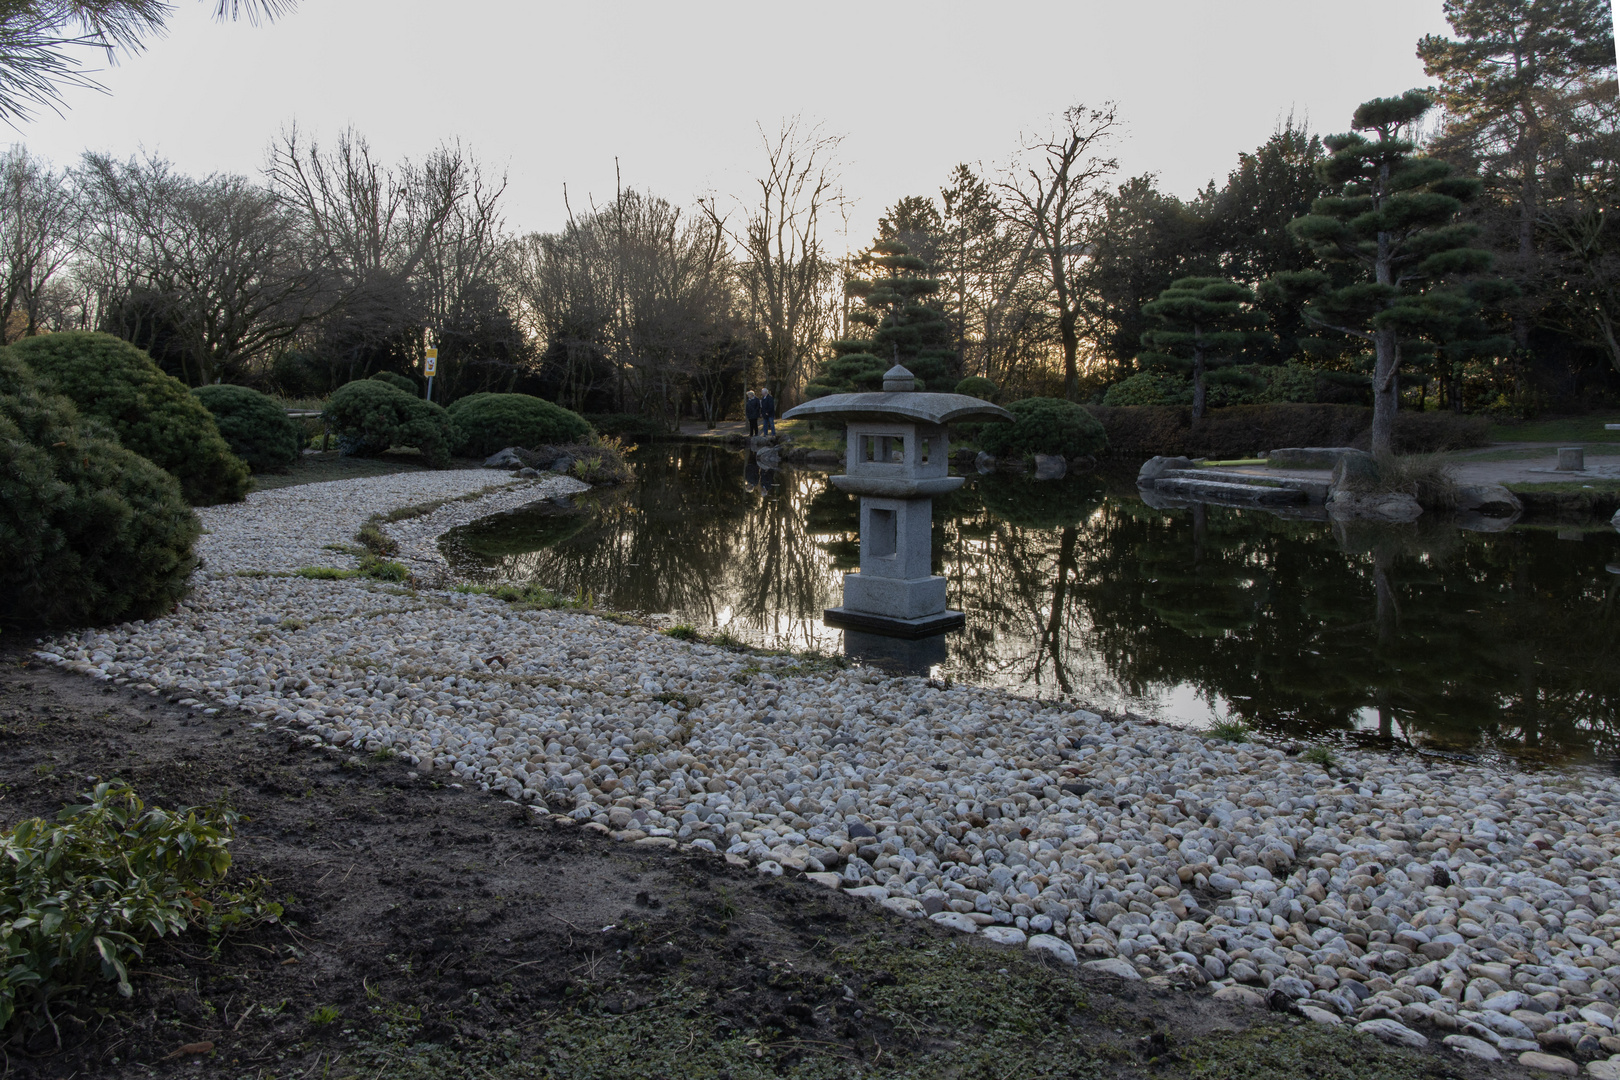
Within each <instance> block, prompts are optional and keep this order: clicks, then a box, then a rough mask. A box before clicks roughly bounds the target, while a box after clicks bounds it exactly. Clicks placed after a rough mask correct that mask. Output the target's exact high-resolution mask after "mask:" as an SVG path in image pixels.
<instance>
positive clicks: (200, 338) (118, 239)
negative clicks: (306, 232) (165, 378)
mask: <svg viewBox="0 0 1620 1080" xmlns="http://www.w3.org/2000/svg"><path fill="white" fill-rule="evenodd" d="M76 176H77V179H78V182H79V184H80V185H81V188H82V190H83V191H84V194H85V198H86V200H87V201H86V208H85V221H86V228H85V232H84V237H85V241H84V247H83V252H82V253H83V256H84V258H83V264H82V269H81V272H82V273H84V274H85V275H86V276H87V277H88V278H89V280H90V281H91V282H92V287H93V288H94V290H95V296H96V305H97V310H98V318H99V321H100V322H101V323H102V324H103V325H105V326H107V327H108V328H109V329H113V330H115V331H118V332H120V333H121V335H122V336H125V337H128V338H130V339H132V340H136V341H143V339H144V340H148V341H150V340H152V337H153V335H154V334H161V336H162V338H163V340H164V341H165V342H166V344H167V346H168V347H169V348H170V349H172V350H173V352H174V353H176V354H177V356H176V359H177V360H178V362H179V364H180V365H181V367H182V368H183V370H184V374H185V376H186V378H187V379H189V380H190V381H192V382H194V383H211V382H216V381H219V380H220V379H224V378H235V377H236V376H237V375H239V374H240V372H241V371H242V369H243V367H244V366H245V365H246V364H247V362H248V361H250V360H252V359H253V358H254V357H256V356H258V355H260V354H262V353H263V352H265V351H266V350H267V349H269V348H270V347H271V346H272V345H275V344H277V343H279V342H282V341H285V340H287V339H288V338H290V337H291V336H292V335H293V334H295V333H296V332H297V331H298V329H299V328H300V327H301V326H302V325H303V324H304V323H305V322H306V321H307V320H308V319H309V318H310V317H311V316H312V315H313V314H315V313H316V305H317V303H318V300H319V270H318V264H317V262H316V260H314V259H312V258H310V254H311V253H309V252H308V251H306V250H305V249H304V248H303V247H302V246H301V245H300V244H299V243H298V240H297V232H296V230H295V229H293V228H292V222H291V221H289V219H288V215H287V214H286V212H285V211H284V208H283V206H282V204H281V202H280V200H278V199H277V198H276V196H275V195H274V193H272V192H270V191H268V190H266V189H265V188H263V187H260V186H258V185H256V184H253V183H251V182H249V181H248V180H247V179H245V178H243V177H240V176H228V175H214V176H209V177H206V178H204V179H201V180H195V179H192V178H190V177H186V176H183V175H180V174H178V173H176V172H175V171H174V170H173V169H172V168H171V167H170V165H169V164H168V163H167V162H165V161H162V160H160V159H158V158H151V157H149V158H146V159H145V160H141V159H131V160H130V161H127V162H118V161H114V160H113V159H112V158H110V157H107V156H105V155H100V154H86V155H85V156H84V159H83V163H82V164H81V165H80V167H79V169H78V170H77V171H76ZM142 324H144V325H142Z"/></svg>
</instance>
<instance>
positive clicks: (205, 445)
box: [11, 332, 248, 506]
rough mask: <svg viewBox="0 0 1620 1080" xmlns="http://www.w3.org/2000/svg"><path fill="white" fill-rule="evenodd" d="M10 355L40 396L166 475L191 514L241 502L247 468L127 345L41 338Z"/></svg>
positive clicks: (188, 400)
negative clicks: (104, 430)
mask: <svg viewBox="0 0 1620 1080" xmlns="http://www.w3.org/2000/svg"><path fill="white" fill-rule="evenodd" d="M11 350H12V352H13V353H14V354H15V355H16V357H17V359H18V360H21V361H22V362H23V363H24V364H25V365H27V366H28V367H29V368H30V369H31V370H32V371H33V373H34V374H35V375H36V376H38V377H39V380H40V388H41V390H42V391H48V392H52V393H57V394H61V395H62V396H64V397H66V398H68V399H69V400H71V401H72V402H73V404H74V405H76V406H77V407H78V410H79V412H80V414H81V415H83V416H86V417H90V418H93V419H95V420H99V421H101V422H102V423H104V424H106V426H107V427H109V428H111V429H112V433H113V434H114V435H116V436H117V437H118V441H119V442H120V443H122V444H123V446H124V449H126V450H133V451H134V452H135V453H137V454H139V455H141V456H142V457H144V458H146V459H147V460H149V461H151V462H153V463H154V464H156V465H157V466H158V467H159V468H162V469H164V470H166V471H168V472H169V473H170V474H172V475H173V476H174V477H175V479H177V480H179V481H180V490H181V491H183V492H185V496H186V498H187V499H188V500H189V501H190V502H191V504H192V505H193V506H208V505H212V504H213V503H222V502H237V501H240V500H241V498H242V497H243V496H244V495H246V494H247V489H248V467H247V465H245V464H244V463H243V462H242V459H241V458H238V457H237V456H236V455H235V454H233V453H231V448H230V445H229V444H228V443H226V441H225V439H224V437H223V436H221V435H220V433H219V426H218V425H217V424H215V423H214V418H213V416H212V415H210V414H209V412H208V410H207V409H206V408H204V407H203V403H202V402H201V401H199V400H197V398H195V397H194V396H192V394H191V391H190V390H188V389H186V384H185V383H183V382H181V381H180V380H179V379H176V378H174V377H173V376H171V375H165V374H164V373H163V372H162V371H161V370H160V369H159V368H158V366H157V365H156V364H155V363H153V362H152V358H151V357H150V356H147V355H146V354H145V353H144V352H142V351H141V350H140V349H137V348H136V347H135V346H133V345H131V344H130V343H129V342H127V341H124V340H123V339H121V338H115V337H113V336H112V335H110V334H92V333H85V332H72V333H64V334H42V335H40V336H39V337H31V338H23V339H22V340H21V341H19V342H17V343H16V344H15V345H13V346H11Z"/></svg>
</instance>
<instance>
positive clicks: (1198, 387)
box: [1192, 349, 1205, 420]
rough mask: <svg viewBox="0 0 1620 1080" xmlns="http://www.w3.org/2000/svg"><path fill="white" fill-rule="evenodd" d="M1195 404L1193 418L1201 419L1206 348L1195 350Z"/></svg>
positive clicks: (1202, 414)
mask: <svg viewBox="0 0 1620 1080" xmlns="http://www.w3.org/2000/svg"><path fill="white" fill-rule="evenodd" d="M1192 376H1193V404H1192V418H1193V419H1194V420H1200V419H1202V418H1203V416H1204V401H1205V390H1204V350H1203V349H1194V350H1193V371H1192Z"/></svg>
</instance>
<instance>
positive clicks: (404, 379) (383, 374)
mask: <svg viewBox="0 0 1620 1080" xmlns="http://www.w3.org/2000/svg"><path fill="white" fill-rule="evenodd" d="M372 378H373V379H376V380H377V381H378V382H380V383H387V384H388V385H389V386H397V387H398V388H399V389H401V390H403V391H405V392H406V393H407V394H414V395H416V396H417V397H421V396H422V391H421V390H420V389H419V388H418V387H417V385H416V380H415V379H413V378H411V377H410V376H408V375H396V374H394V373H393V372H392V371H379V372H377V374H375V375H373V376H372Z"/></svg>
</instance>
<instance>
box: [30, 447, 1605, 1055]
mask: <svg viewBox="0 0 1620 1080" xmlns="http://www.w3.org/2000/svg"><path fill="white" fill-rule="evenodd" d="M492 484H493V485H494V486H492ZM583 486H584V485H582V484H579V483H578V482H577V481H574V480H571V479H569V478H566V477H544V478H542V479H540V480H537V481H532V482H530V481H517V482H515V483H514V482H509V481H508V480H507V479H506V478H504V477H495V478H494V479H493V480H492V476H491V474H490V473H489V472H487V471H476V470H473V471H458V472H438V473H413V474H403V475H397V476H388V477H381V478H367V479H360V480H342V481H334V482H330V483H324V484H312V485H308V486H304V487H295V488H287V489H282V490H278V491H271V492H264V493H258V494H254V495H252V496H249V499H248V501H247V503H246V504H245V505H236V506H224V507H211V508H206V509H203V510H200V511H199V514H200V515H201V517H202V519H203V522H204V526H205V528H206V529H207V530H208V532H207V535H205V536H204V537H203V538H202V540H201V541H200V543H199V549H200V554H201V555H202V556H203V559H204V567H203V569H201V570H200V571H199V572H198V574H197V575H196V578H195V581H194V588H193V592H192V594H191V595H190V597H189V598H188V599H187V600H186V601H185V602H184V603H182V604H181V605H180V607H179V608H178V609H177V610H176V611H175V612H174V613H173V614H172V615H169V616H166V617H163V618H160V619H156V620H152V621H150V622H135V623H129V624H124V625H120V626H117V627H113V628H111V629H105V630H94V631H84V632H79V633H75V634H71V635H67V636H63V637H59V638H56V639H54V640H50V641H45V642H42V643H41V644H40V645H39V647H38V655H39V656H40V657H42V658H43V659H45V660H48V661H51V662H54V663H58V664H61V665H63V666H65V667H67V668H70V669H72V670H75V671H79V672H83V673H85V674H87V675H91V676H93V677H96V678H102V679H112V680H115V681H117V682H120V683H131V684H134V685H136V686H137V687H139V688H141V689H144V690H148V691H151V692H155V693H162V694H165V695H167V696H169V697H171V698H173V699H174V700H177V701H179V702H180V703H181V704H185V705H190V706H192V707H194V708H197V709H200V710H204V711H208V712H217V711H220V710H222V709H225V708H235V709H239V710H245V711H246V712H248V713H252V714H257V716H258V717H259V718H260V719H259V721H258V722H257V723H258V724H259V725H273V726H278V727H283V726H285V727H291V728H293V729H296V730H297V731H298V732H299V733H300V735H301V737H302V738H303V739H305V740H306V741H307V742H308V743H310V744H311V745H321V746H325V747H327V748H329V749H332V748H336V749H344V750H352V751H361V750H364V751H370V752H377V751H384V750H390V751H393V752H395V753H398V754H401V755H404V756H406V757H407V758H408V759H409V760H410V761H411V762H412V763H413V765H414V767H415V768H416V769H418V770H419V771H421V772H422V773H426V774H431V775H432V776H433V777H435V778H442V779H444V780H446V781H449V782H457V783H465V784H477V785H479V786H481V787H483V788H485V789H486V790H489V791H492V792H496V793H502V794H504V795H505V796H507V797H508V798H510V799H512V800H514V801H518V802H523V803H527V804H530V805H532V806H533V807H534V809H535V811H536V813H548V814H551V815H553V816H555V817H557V818H559V819H563V818H566V819H567V820H570V821H574V822H577V823H580V824H582V825H584V826H585V827H587V828H593V829H598V830H601V831H604V832H607V833H609V834H610V835H612V836H613V837H615V838H616V839H618V840H621V841H624V842H627V843H634V844H639V845H642V846H652V847H670V848H673V847H677V846H679V847H681V848H683V849H687V850H698V851H707V852H712V853H714V854H715V855H716V856H717V857H718V856H722V855H723V856H725V857H726V858H728V859H730V860H732V861H734V862H737V861H744V862H746V863H748V864H749V865H752V866H754V867H756V868H757V870H758V871H759V872H760V873H762V874H772V875H780V874H782V873H785V872H803V873H806V874H809V875H811V876H812V878H813V880H815V881H817V882H819V883H820V884H823V885H827V886H829V887H839V888H844V889H846V890H848V891H851V892H853V893H855V894H857V895H860V896H863V897H868V898H870V899H872V900H874V901H876V902H878V903H881V904H882V905H883V906H884V907H885V908H888V909H889V910H891V911H893V912H895V913H897V914H899V915H902V916H909V917H916V918H931V919H933V920H934V921H935V922H937V923H940V924H942V925H945V926H947V927H951V928H954V929H956V930H959V931H961V932H964V933H972V934H981V935H984V936H985V937H987V938H989V939H991V940H994V941H996V942H999V943H1002V944H1007V945H1023V946H1025V947H1028V948H1031V949H1035V950H1038V951H1043V952H1046V953H1049V954H1051V955H1052V956H1054V957H1057V958H1058V959H1060V960H1062V961H1064V962H1068V963H1079V964H1086V965H1089V966H1091V967H1092V968H1094V969H1095V970H1099V971H1105V972H1112V973H1113V974H1116V975H1118V976H1120V977H1122V978H1126V979H1142V978H1146V979H1150V980H1153V981H1155V982H1157V983H1159V984H1161V985H1183V986H1184V985H1205V984H1210V985H1212V986H1213V987H1214V988H1215V989H1216V990H1217V991H1218V992H1219V993H1220V994H1221V995H1222V996H1225V997H1237V998H1246V997H1249V996H1250V995H1251V994H1266V995H1267V996H1273V995H1276V994H1281V995H1283V996H1284V997H1286V998H1289V999H1293V1000H1294V1001H1295V1002H1296V1003H1297V1006H1298V1007H1299V1008H1300V1010H1301V1011H1302V1012H1303V1013H1304V1014H1305V1015H1307V1016H1309V1017H1311V1018H1312V1019H1314V1020H1318V1021H1320V1022H1323V1023H1345V1022H1348V1023H1355V1024H1357V1025H1358V1026H1360V1027H1361V1028H1362V1029H1364V1030H1365V1031H1367V1032H1368V1033H1369V1034H1373V1035H1377V1036H1379V1037H1380V1038H1384V1039H1386V1040H1390V1041H1395V1042H1407V1043H1411V1044H1412V1045H1420V1044H1421V1043H1422V1042H1423V1041H1424V1036H1423V1035H1421V1034H1419V1033H1418V1032H1417V1031H1415V1030H1413V1028H1412V1026H1411V1025H1414V1024H1416V1025H1418V1026H1424V1025H1428V1026H1432V1027H1435V1028H1438V1029H1440V1030H1441V1031H1442V1032H1448V1033H1450V1035H1449V1037H1447V1038H1446V1042H1447V1044H1448V1045H1450V1046H1451V1047H1452V1048H1454V1049H1457V1050H1459V1051H1461V1052H1463V1053H1470V1054H1474V1055H1477V1056H1480V1057H1492V1055H1500V1054H1501V1053H1502V1052H1511V1053H1515V1054H1521V1055H1524V1060H1525V1064H1527V1065H1528V1064H1533V1062H1532V1061H1531V1060H1530V1058H1531V1057H1533V1056H1535V1055H1538V1054H1539V1055H1541V1056H1548V1052H1551V1054H1552V1055H1554V1056H1559V1060H1560V1061H1562V1062H1563V1065H1560V1066H1558V1068H1563V1067H1564V1066H1566V1065H1567V1066H1568V1067H1569V1068H1574V1062H1573V1061H1572V1060H1570V1059H1571V1058H1579V1059H1583V1060H1586V1061H1589V1062H1590V1065H1589V1066H1588V1070H1589V1072H1590V1074H1591V1075H1594V1076H1606V1075H1615V1076H1617V1077H1620V1037H1617V1032H1616V1027H1617V1023H1616V1019H1615V1012H1616V1010H1615V1005H1616V1003H1620V951H1617V949H1616V940H1615V939H1616V928H1617V927H1620V908H1617V907H1616V901H1617V900H1620V867H1617V865H1616V853H1617V852H1620V781H1617V780H1616V779H1615V778H1613V777H1610V776H1606V775H1602V774H1599V773H1597V772H1595V771H1580V770H1567V771H1544V772H1535V773H1527V772H1518V771H1514V770H1513V769H1512V768H1511V767H1508V766H1501V765H1492V764H1481V763H1472V762H1467V763H1464V762H1454V761H1447V760H1438V759H1434V758H1420V757H1416V756H1412V755H1406V754H1399V755H1387V754H1376V753H1369V752H1358V751H1354V750H1349V751H1338V752H1337V757H1338V759H1339V760H1338V761H1337V762H1334V763H1330V764H1329V765H1328V766H1326V767H1324V766H1322V765H1319V764H1314V763H1312V762H1309V761H1306V760H1304V759H1302V758H1301V757H1299V756H1293V755H1290V754H1288V753H1286V752H1285V750H1284V749H1282V748H1278V747H1273V746H1268V745H1261V744H1259V743H1254V742H1245V743H1231V742H1223V741H1220V740H1217V739H1213V738H1207V737H1204V736H1202V735H1200V734H1198V733H1196V732H1191V731H1184V730H1179V729H1175V728H1171V727H1166V726H1162V725H1156V724H1152V723H1146V722H1123V723H1122V722H1114V721H1110V720H1107V719H1104V718H1103V717H1101V716H1099V715H1097V714H1095V713H1092V712H1087V711H1084V710H1081V709H1077V708H1074V707H1072V706H1069V705H1066V704H1060V703H1052V702H1043V701H1036V700H1029V699H1024V698H1019V697H1016V696H1012V695H1009V694H1006V693H1004V692H1001V691H996V690H989V689H984V688H977V687H971V686H949V687H947V686H942V685H939V684H936V683H930V682H927V681H924V680H921V679H916V678H894V677H888V676H884V675H882V674H880V673H877V672H874V671H870V670H866V669H861V668H850V669H842V668H839V667H837V666H835V665H831V664H826V663H825V662H820V661H814V660H803V661H801V660H796V659H794V658H791V657H766V656H760V655H756V654H750V653H745V652H739V651H733V650H728V649H723V648H719V647H715V646H710V645H705V644H701V643H686V642H681V641H676V640H674V639H672V638H670V637H668V636H666V635H664V634H662V633H659V632H658V631H656V630H653V629H651V628H649V627H647V626H645V625H635V624H624V625H621V624H619V623H616V622H614V621H611V620H608V619H604V618H600V617H596V616H591V615H586V614H583V613H579V612H574V611H569V610H567V609H559V610H519V609H516V608H513V607H511V606H509V605H507V604H505V603H503V602H501V601H499V600H496V599H493V598H491V597H488V596H485V595H481V594H475V593H462V592H456V591H454V590H450V589H444V588H425V587H417V588H408V587H404V586H399V585H388V584H383V583H380V582H374V581H370V580H364V579H348V580H337V581H319V580H307V579H305V578H301V577H297V576H292V575H290V574H289V573H288V572H289V571H292V570H296V569H297V568H299V567H303V566H312V565H327V566H338V567H348V566H353V565H355V559H354V557H353V555H352V554H345V553H343V552H342V551H339V550H334V549H333V546H337V547H341V546H343V545H347V544H351V543H352V541H353V537H354V533H355V531H356V530H357V529H358V528H359V526H360V524H361V523H362V522H364V521H365V520H366V519H367V517H369V516H370V515H371V514H373V513H376V512H379V511H388V510H392V509H394V508H396V507H399V506H404V505H410V504H420V503H423V502H425V501H429V500H446V499H447V500H460V501H451V502H448V503H446V504H445V505H444V506H442V507H441V508H439V509H438V510H436V511H434V512H433V513H431V514H427V515H425V516H418V517H414V518H410V519H407V520H404V521H401V522H399V523H397V524H395V525H391V526H388V531H389V532H390V534H391V535H392V536H393V538H394V539H396V540H397V541H398V542H399V544H400V546H401V557H402V558H404V559H406V560H407V561H408V562H410V563H411V565H413V566H414V567H416V568H418V569H419V570H421V571H422V572H423V574H422V576H423V577H424V578H425V579H433V578H434V575H435V574H439V575H440V576H441V579H442V570H443V560H442V558H440V557H439V555H438V553H437V550H436V547H435V545H434V540H435V538H436V537H438V536H439V535H440V534H441V533H443V532H444V531H445V530H447V529H449V528H452V527H454V526H456V525H459V524H463V523H465V522H467V521H470V520H474V519H476V518H478V517H483V516H486V515H488V514H491V513H496V512H500V511H503V510H508V509H512V508H515V507H517V506H520V505H524V504H527V503H530V502H533V501H536V500H538V499H544V498H555V497H558V496H564V495H567V494H570V493H572V492H574V491H578V490H581V489H582V488H583ZM480 492H482V494H479V493H480ZM469 496H475V497H473V498H470V499H469V498H468V497H469ZM1256 1000H1258V998H1256ZM1610 1055H1614V1056H1615V1058H1616V1061H1615V1062H1614V1063H1611V1062H1609V1061H1607V1060H1604V1059H1607V1058H1608V1057H1609V1056H1610Z"/></svg>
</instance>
